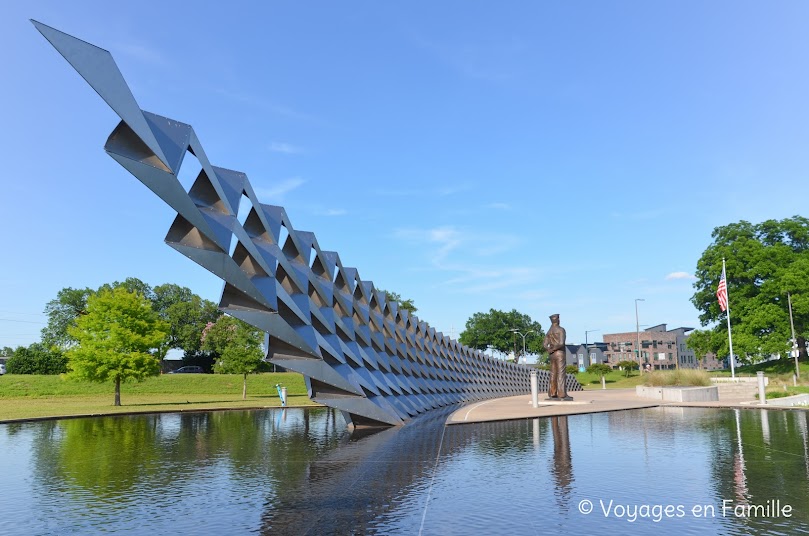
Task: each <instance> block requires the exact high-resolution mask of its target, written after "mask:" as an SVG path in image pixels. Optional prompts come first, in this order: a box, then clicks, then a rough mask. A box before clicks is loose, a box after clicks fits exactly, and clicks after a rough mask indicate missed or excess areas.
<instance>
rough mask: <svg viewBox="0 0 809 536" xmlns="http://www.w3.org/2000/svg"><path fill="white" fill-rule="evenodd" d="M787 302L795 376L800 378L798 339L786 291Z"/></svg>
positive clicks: (789, 298)
mask: <svg viewBox="0 0 809 536" xmlns="http://www.w3.org/2000/svg"><path fill="white" fill-rule="evenodd" d="M787 302H788V303H789V327H790V328H791V329H792V357H794V358H795V378H797V379H800V378H801V368H800V365H798V356H799V355H800V352H799V351H798V339H796V338H795V322H793V321H792V296H790V294H789V292H787Z"/></svg>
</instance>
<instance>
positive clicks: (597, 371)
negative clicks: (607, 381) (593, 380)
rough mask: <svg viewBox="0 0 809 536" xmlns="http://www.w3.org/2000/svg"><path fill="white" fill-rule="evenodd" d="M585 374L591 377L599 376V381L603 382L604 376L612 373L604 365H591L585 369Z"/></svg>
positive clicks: (607, 366)
mask: <svg viewBox="0 0 809 536" xmlns="http://www.w3.org/2000/svg"><path fill="white" fill-rule="evenodd" d="M587 372H588V373H590V374H592V375H593V376H601V379H602V381H603V380H604V376H606V375H607V374H609V373H610V372H612V367H611V366H609V365H607V364H605V363H593V364H592V365H590V366H589V367H587Z"/></svg>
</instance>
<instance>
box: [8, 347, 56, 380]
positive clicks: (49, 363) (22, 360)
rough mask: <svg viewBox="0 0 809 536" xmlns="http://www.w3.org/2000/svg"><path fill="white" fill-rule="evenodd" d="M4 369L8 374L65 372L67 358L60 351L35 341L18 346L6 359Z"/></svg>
mask: <svg viewBox="0 0 809 536" xmlns="http://www.w3.org/2000/svg"><path fill="white" fill-rule="evenodd" d="M6 370H7V371H8V373H9V374H63V373H65V372H67V359H66V358H65V356H63V355H62V353H61V352H59V351H53V350H49V349H48V348H46V347H45V345H43V344H42V343H38V342H35V343H33V344H32V345H31V346H28V347H27V348H26V347H25V346H20V347H18V348H17V349H16V350H15V351H14V355H13V356H12V357H10V358H9V359H8V361H6Z"/></svg>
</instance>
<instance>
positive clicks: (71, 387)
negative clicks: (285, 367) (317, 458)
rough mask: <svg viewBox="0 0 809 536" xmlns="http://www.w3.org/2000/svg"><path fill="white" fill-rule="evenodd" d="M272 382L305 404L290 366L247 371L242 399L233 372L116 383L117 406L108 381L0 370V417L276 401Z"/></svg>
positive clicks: (237, 377) (290, 402)
mask: <svg viewBox="0 0 809 536" xmlns="http://www.w3.org/2000/svg"><path fill="white" fill-rule="evenodd" d="M275 384H281V385H283V386H285V387H286V388H287V405H290V406H295V405H311V404H314V403H313V402H312V401H310V400H309V397H308V396H307V393H306V386H305V384H304V382H303V376H301V375H300V374H296V373H292V372H284V373H271V374H251V375H249V376H248V377H247V399H246V400H242V376H241V375H238V374H164V375H161V376H156V377H154V378H149V379H147V380H145V381H143V382H140V383H123V384H121V403H122V404H123V405H122V406H119V407H116V406H113V394H114V393H113V384H112V383H92V382H86V381H77V380H72V379H68V378H66V377H64V376H37V375H27V374H25V375H18V374H6V375H4V376H0V421H3V420H11V419H30V418H42V417H64V416H74V415H93V414H102V413H129V412H143V413H149V412H155V411H189V410H209V409H219V408H240V407H271V406H280V405H281V401H280V400H279V398H278V393H277V391H276V389H275Z"/></svg>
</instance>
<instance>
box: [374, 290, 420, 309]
mask: <svg viewBox="0 0 809 536" xmlns="http://www.w3.org/2000/svg"><path fill="white" fill-rule="evenodd" d="M382 292H384V293H385V297H386V298H387V299H388V301H392V302H398V303H399V308H400V309H405V310H406V311H408V312H409V313H410V314H415V313H416V311H418V307H416V306H415V305H414V304H413V300H411V299H407V300H403V299H402V297H401V296H400V295H399V293H398V292H390V291H387V290H383V291H382Z"/></svg>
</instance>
